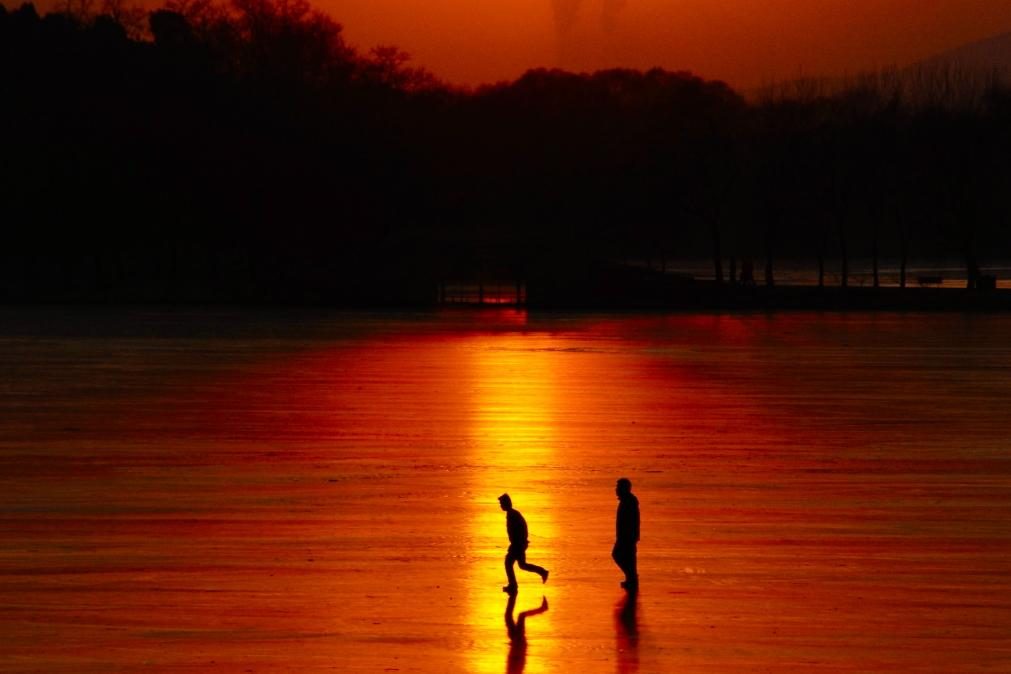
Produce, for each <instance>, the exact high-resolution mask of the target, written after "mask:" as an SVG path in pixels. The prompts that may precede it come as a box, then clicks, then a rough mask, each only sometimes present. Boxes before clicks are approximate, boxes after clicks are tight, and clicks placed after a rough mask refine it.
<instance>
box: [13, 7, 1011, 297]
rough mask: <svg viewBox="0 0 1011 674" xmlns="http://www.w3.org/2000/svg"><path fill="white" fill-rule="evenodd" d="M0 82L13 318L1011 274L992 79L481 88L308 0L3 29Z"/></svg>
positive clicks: (33, 20)
mask: <svg viewBox="0 0 1011 674" xmlns="http://www.w3.org/2000/svg"><path fill="white" fill-rule="evenodd" d="M460 57H461V58H466V57H467V55H466V54H461V55H460ZM0 58H2V62H3V63H4V64H6V67H5V68H4V73H3V75H2V76H0V100H2V101H3V103H2V105H0V121H2V134H3V156H2V159H0V172H2V173H0V185H2V186H3V187H2V188H0V189H2V205H0V208H2V212H3V216H4V217H3V220H4V224H5V227H4V231H5V234H6V235H5V237H4V239H5V241H4V246H3V249H2V251H0V263H2V269H0V299H8V300H11V299H13V300H17V299H25V298H27V299H32V298H36V299H37V298H63V299H74V298H93V297H102V296H118V297H130V296H131V295H130V293H134V294H135V295H136V296H137V297H147V298H157V297H159V296H163V297H164V298H166V299H173V298H176V299H178V298H195V299H211V300H213V299H249V298H258V299H272V298H273V299H284V298H305V299H312V298H320V299H328V300H330V301H334V302H344V303H366V304H368V303H383V302H404V301H413V300H418V301H422V300H424V299H426V298H430V297H431V295H432V292H433V289H434V287H435V283H436V281H437V280H438V279H446V278H468V277H473V276H474V275H476V274H480V273H482V271H483V272H484V273H487V274H499V275H500V276H501V277H508V278H517V277H518V278H528V277H533V276H537V275H540V276H544V275H548V276H550V275H565V274H578V273H580V272H579V270H581V269H585V268H586V267H587V266H588V265H592V264H595V263H597V262H600V261H604V260H614V259H621V258H626V259H627V258H634V259H639V260H646V259H648V260H653V261H654V262H655V263H657V264H658V265H661V266H664V265H666V264H667V261H668V260H671V259H673V258H678V259H685V258H696V259H697V258H699V257H704V258H709V259H712V260H713V275H714V276H715V277H716V279H717V281H722V280H723V279H724V278H726V276H727V273H726V271H725V269H724V265H723V264H722V262H721V261H722V260H725V259H727V258H729V257H730V256H736V258H737V259H738V260H740V259H743V258H753V259H755V260H756V261H758V266H759V269H758V271H757V273H756V276H757V277H758V281H759V283H761V282H762V281H763V277H764V278H765V279H766V280H767V281H768V282H769V283H773V282H774V280H775V269H776V264H777V262H778V261H784V260H791V261H805V262H810V264H811V265H812V268H817V269H819V270H820V272H819V273H820V278H822V279H824V275H825V268H826V264H827V262H826V261H831V264H832V268H833V269H837V270H839V272H840V273H841V280H842V283H843V284H846V283H847V281H848V264H849V260H851V259H855V258H857V257H859V258H862V259H872V260H874V268H875V278H877V261H878V260H879V259H886V258H887V259H889V260H895V261H898V262H899V263H900V265H901V268H902V276H903V282H905V267H906V263H907V261H908V260H909V259H911V258H916V257H919V258H921V259H924V258H927V259H930V258H933V259H937V258H938V257H939V256H957V257H958V259H960V260H962V261H963V264H964V266H965V269H966V271H967V276H968V279H969V281H968V282H969V285H970V286H972V285H974V284H975V283H976V281H977V275H978V269H979V267H980V265H981V264H984V265H985V264H986V263H987V262H988V261H992V260H993V259H1007V258H1011V255H1009V253H1011V236H1009V231H1011V230H1009V226H1008V219H1009V202H1008V196H1007V195H1008V193H1009V192H1008V187H1009V185H1011V88H1009V87H1008V86H1007V80H1006V79H1005V78H1003V77H1002V76H1001V74H1000V73H997V72H994V73H987V74H983V75H980V74H978V73H974V72H970V71H962V70H959V69H957V68H953V67H944V66H937V67H934V68H930V69H927V68H919V69H907V70H893V71H885V72H881V73H877V74H874V75H868V76H861V77H853V78H849V79H847V80H845V81H836V82H828V81H811V82H792V83H789V84H783V85H778V86H770V87H767V88H765V89H764V90H763V91H761V92H758V93H751V94H749V95H748V96H744V95H742V94H740V93H738V92H735V91H734V90H733V89H731V88H730V87H729V86H727V85H726V84H724V83H722V82H717V81H707V80H704V79H702V78H700V77H697V76H695V75H693V74H691V73H687V72H670V71H665V70H661V69H653V70H649V71H645V72H641V71H636V70H627V69H615V70H605V71H600V72H596V73H592V74H575V73H570V72H563V71H560V70H545V69H538V70H531V71H529V72H527V73H526V74H524V75H522V76H521V77H519V78H518V79H516V80H515V81H511V82H501V83H497V84H490V85H486V86H481V87H477V88H461V87H456V86H450V85H447V84H445V83H442V82H440V81H439V80H438V79H436V78H435V77H433V76H432V75H431V74H429V73H427V72H425V71H424V70H422V69H419V68H414V67H412V66H411V65H410V63H409V61H408V58H407V56H406V55H405V54H404V53H402V52H401V51H399V50H398V49H396V48H392V47H378V48H375V49H372V50H371V51H368V52H364V51H360V50H358V49H356V48H353V47H352V46H350V45H349V44H348V43H347V42H346V41H345V40H344V38H343V33H342V27H341V26H340V25H339V24H338V23H335V22H334V21H333V20H332V19H331V18H329V17H328V16H326V15H324V14H322V13H320V12H318V11H315V10H314V9H312V8H311V7H310V6H309V5H307V4H305V3H304V2H302V1H301V0H232V2H230V4H214V2H212V1H211V0H173V1H172V2H170V3H169V4H167V5H165V7H164V8H162V9H159V10H157V11H152V12H146V11H141V10H137V9H134V8H129V7H126V6H124V5H121V4H118V3H117V2H114V1H113V2H107V3H106V4H105V5H104V6H102V7H92V6H91V5H90V4H89V3H88V2H87V0H82V1H81V2H80V4H77V5H68V6H67V8H66V9H65V10H64V11H59V12H53V13H49V14H46V15H45V16H40V15H39V13H38V12H37V11H36V9H35V7H33V6H32V5H30V4H26V5H22V6H20V7H18V8H11V9H8V8H6V7H4V6H3V5H0ZM981 257H986V258H987V259H984V260H981V259H980V258H981ZM835 265H840V266H839V267H836V266H835ZM763 266H764V272H765V273H764V274H763V269H762V267H763ZM117 293H118V295H117Z"/></svg>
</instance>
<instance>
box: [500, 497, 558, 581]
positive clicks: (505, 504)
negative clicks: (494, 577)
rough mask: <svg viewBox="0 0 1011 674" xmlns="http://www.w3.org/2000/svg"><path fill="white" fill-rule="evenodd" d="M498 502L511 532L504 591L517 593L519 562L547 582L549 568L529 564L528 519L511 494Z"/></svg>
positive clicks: (521, 566) (522, 566)
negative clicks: (507, 581)
mask: <svg viewBox="0 0 1011 674" xmlns="http://www.w3.org/2000/svg"><path fill="white" fill-rule="evenodd" d="M498 502H499V505H500V506H502V510H504V511H505V513H506V531H507V532H508V533H509V551H508V552H507V553H506V557H505V570H506V577H507V578H508V579H509V584H508V585H506V586H505V587H503V588H502V591H503V592H508V593H509V594H516V592H517V591H518V589H519V587H518V586H517V585H516V574H515V572H513V564H514V563H517V562H518V563H519V565H520V568H521V569H523V570H524V571H531V572H533V573H536V574H537V575H539V576H540V577H541V582H542V583H546V582H547V580H548V570H547V569H545V568H542V567H540V566H537V565H536V564H527V546H528V545H530V541H529V540H527V521H526V520H525V519H523V515H521V514H520V511H518V510H515V509H514V508H513V500H512V499H511V498H509V494H502V495H501V496H499V497H498Z"/></svg>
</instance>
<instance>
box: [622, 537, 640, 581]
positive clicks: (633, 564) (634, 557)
mask: <svg viewBox="0 0 1011 674" xmlns="http://www.w3.org/2000/svg"><path fill="white" fill-rule="evenodd" d="M622 570H623V571H624V572H625V585H626V587H629V588H635V587H638V586H639V560H638V550H637V549H636V545H635V543H633V544H632V545H630V546H629V547H628V553H627V554H626V556H625V567H624V568H623V569H622Z"/></svg>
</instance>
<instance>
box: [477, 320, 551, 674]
mask: <svg viewBox="0 0 1011 674" xmlns="http://www.w3.org/2000/svg"><path fill="white" fill-rule="evenodd" d="M549 346H550V338H547V337H538V336H531V335H491V336H477V337H474V338H473V339H472V340H471V341H469V342H468V343H467V345H466V348H467V349H468V351H469V359H468V360H469V363H470V371H469V372H468V373H467V376H469V377H470V381H471V385H472V397H471V419H472V424H471V437H472V441H473V459H472V461H473V463H474V464H476V465H477V467H478V469H477V470H476V471H475V474H476V475H477V477H476V481H475V483H474V484H473V485H472V494H473V498H474V508H475V510H474V513H473V516H472V517H471V519H470V532H469V533H470V540H471V542H472V546H473V549H472V554H473V555H474V556H475V557H476V558H477V563H476V564H473V565H472V566H471V569H472V570H471V578H470V582H469V587H470V597H469V601H468V613H469V620H468V623H469V625H470V626H471V630H472V638H473V642H474V649H473V650H472V653H473V661H472V663H471V666H470V668H469V669H470V671H473V672H496V673H500V672H503V671H505V672H509V673H510V674H515V673H517V672H526V674H537V672H541V671H544V669H545V668H544V664H543V663H544V662H545V660H546V657H545V656H546V653H545V651H546V649H547V648H548V647H549V644H550V643H553V641H554V640H553V639H552V638H551V634H552V621H551V613H550V611H546V612H538V613H528V616H527V619H526V620H525V623H526V625H525V627H526V630H525V632H526V634H525V636H526V643H523V640H522V639H520V638H518V636H519V635H518V634H517V631H516V628H515V625H514V626H513V629H512V630H511V631H512V634H513V637H514V638H513V640H512V643H511V644H510V638H509V632H510V630H507V627H506V621H505V615H506V611H507V600H508V597H507V596H506V595H505V594H503V593H502V591H501V587H502V585H504V584H505V570H504V569H503V566H502V559H503V557H504V555H505V551H506V546H507V538H506V531H505V515H504V513H503V512H502V511H501V510H500V509H499V507H498V502H497V500H496V499H497V497H498V495H499V494H501V493H502V492H508V493H509V494H510V495H511V496H512V498H513V504H514V506H515V507H516V509H517V510H519V511H520V512H522V513H523V516H524V517H525V518H526V520H527V524H528V525H529V529H530V549H529V551H528V556H527V559H528V561H530V562H531V563H534V564H537V563H543V565H544V566H546V567H547V568H548V569H549V570H550V568H551V563H550V562H551V559H552V558H553V557H554V556H555V555H554V550H553V549H554V545H555V541H556V540H557V530H556V524H555V520H554V516H553V512H554V505H555V504H554V499H553V495H552V493H551V491H550V489H548V488H547V487H546V486H545V485H544V483H543V479H544V473H545V471H544V469H543V468H544V466H546V465H548V464H551V463H552V462H554V461H555V460H556V459H555V451H556V447H557V443H556V440H555V434H554V425H555V419H554V409H555V403H556V400H555V381H556V376H557V373H556V372H554V371H553V367H554V362H553V355H554V353H553V352H552V351H551V350H549V348H548V347H549ZM516 573H517V578H518V580H519V584H520V594H519V597H518V599H517V601H516V604H515V607H514V609H515V613H514V615H515V616H516V617H517V618H518V617H519V616H520V615H521V614H522V613H524V612H531V611H534V610H536V609H538V608H539V607H540V606H541V597H542V595H543V594H544V593H543V591H542V586H541V583H540V579H539V578H538V577H537V576H536V575H534V574H531V573H527V572H524V571H521V570H519V569H518V568H517V569H516Z"/></svg>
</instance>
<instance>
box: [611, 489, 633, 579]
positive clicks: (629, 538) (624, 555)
mask: <svg viewBox="0 0 1011 674" xmlns="http://www.w3.org/2000/svg"><path fill="white" fill-rule="evenodd" d="M614 493H615V494H617V495H618V515H617V517H616V518H615V527H614V529H615V541H614V550H612V551H611V557H613V558H614V562H615V563H616V564H617V565H618V567H619V568H620V569H621V570H622V571H624V572H625V580H624V581H622V583H621V586H622V587H623V588H625V589H626V590H628V591H629V592H634V591H636V590H638V589H639V572H638V570H637V569H636V546H637V545H638V543H639V499H637V498H636V497H635V494H633V493H632V481H631V480H629V479H628V478H627V477H623V478H621V479H619V480H618V484H617V485H616V486H615V487H614Z"/></svg>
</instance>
